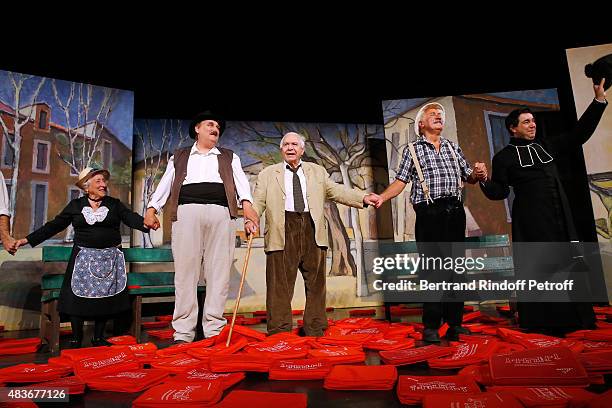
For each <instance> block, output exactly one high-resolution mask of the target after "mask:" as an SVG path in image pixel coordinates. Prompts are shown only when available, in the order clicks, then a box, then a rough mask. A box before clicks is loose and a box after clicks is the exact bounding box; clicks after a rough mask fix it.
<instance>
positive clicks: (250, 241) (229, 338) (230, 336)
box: [225, 234, 254, 347]
mask: <svg viewBox="0 0 612 408" xmlns="http://www.w3.org/2000/svg"><path fill="white" fill-rule="evenodd" d="M253 235H254V234H251V235H249V241H248V243H247V253H246V258H244V266H243V267H242V277H241V278H240V288H239V289H238V297H237V298H236V304H235V305H234V314H233V316H232V324H231V325H230V330H229V334H228V335H227V342H226V343H225V347H229V345H230V341H231V340H232V332H233V331H234V323H235V322H236V313H237V312H238V306H240V296H242V287H243V286H244V278H245V277H246V271H247V267H248V266H249V258H250V256H251V243H252V242H253Z"/></svg>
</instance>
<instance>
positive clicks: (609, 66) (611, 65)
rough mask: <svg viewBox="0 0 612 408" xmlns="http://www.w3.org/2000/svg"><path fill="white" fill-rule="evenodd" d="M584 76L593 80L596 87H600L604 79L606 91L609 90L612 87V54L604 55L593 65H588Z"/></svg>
mask: <svg viewBox="0 0 612 408" xmlns="http://www.w3.org/2000/svg"><path fill="white" fill-rule="evenodd" d="M584 74H585V75H586V76H587V77H588V78H591V79H593V84H594V85H599V83H600V82H601V80H602V78H605V79H606V82H604V90H606V91H607V90H608V89H609V88H610V85H612V54H608V55H604V56H603V57H601V58H599V59H598V60H597V61H595V62H594V63H592V64H587V65H586V66H585V67H584Z"/></svg>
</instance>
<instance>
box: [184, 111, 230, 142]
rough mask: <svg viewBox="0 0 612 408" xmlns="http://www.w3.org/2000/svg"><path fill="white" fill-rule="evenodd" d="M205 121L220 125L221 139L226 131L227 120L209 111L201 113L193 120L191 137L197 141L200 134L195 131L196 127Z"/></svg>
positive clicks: (190, 126)
mask: <svg viewBox="0 0 612 408" xmlns="http://www.w3.org/2000/svg"><path fill="white" fill-rule="evenodd" d="M205 120H214V121H215V122H217V123H218V124H219V137H221V135H222V134H223V131H224V130H225V120H224V119H223V118H222V117H221V116H219V115H217V114H214V113H212V112H211V111H209V110H207V111H204V112H200V113H198V114H197V115H196V116H195V117H194V118H193V120H192V121H191V123H190V124H189V136H190V137H191V138H192V139H196V138H197V137H198V134H197V133H196V131H195V127H196V126H198V124H199V123H200V122H202V121H205Z"/></svg>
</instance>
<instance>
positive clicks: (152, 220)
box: [144, 207, 160, 231]
mask: <svg viewBox="0 0 612 408" xmlns="http://www.w3.org/2000/svg"><path fill="white" fill-rule="evenodd" d="M144 226H145V227H146V228H149V229H152V230H154V231H155V230H157V229H158V228H159V226H160V223H159V219H157V216H156V215H155V208H153V207H150V208H147V212H146V213H145V216H144Z"/></svg>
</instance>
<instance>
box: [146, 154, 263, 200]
mask: <svg viewBox="0 0 612 408" xmlns="http://www.w3.org/2000/svg"><path fill="white" fill-rule="evenodd" d="M220 154H221V152H220V151H219V149H217V148H216V147H214V148H212V149H211V150H209V151H208V152H207V153H201V152H200V151H199V150H198V148H197V145H196V144H195V143H194V144H193V147H192V148H191V151H190V152H189V159H188V161H187V176H185V180H184V181H183V185H185V184H195V183H222V182H223V180H221V175H220V174H219V161H218V159H217V156H218V155H220ZM174 173H175V170H174V156H172V157H170V160H169V161H168V166H167V167H166V172H165V173H164V175H163V176H162V178H161V180H160V181H159V185H158V186H157V189H155V192H154V193H153V196H152V197H151V201H150V202H149V205H148V207H153V208H155V210H156V211H157V212H159V211H160V210H161V209H162V207H163V206H164V205H165V204H166V201H167V200H168V197H169V196H170V189H171V188H172V182H173V181H174ZM232 173H233V176H234V184H235V185H236V193H237V194H238V202H242V201H244V200H247V201H250V202H253V196H252V195H251V187H250V185H249V180H248V179H247V177H246V174H244V171H243V170H242V164H241V163H240V158H239V157H238V156H237V155H236V153H234V156H233V158H232Z"/></svg>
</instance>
